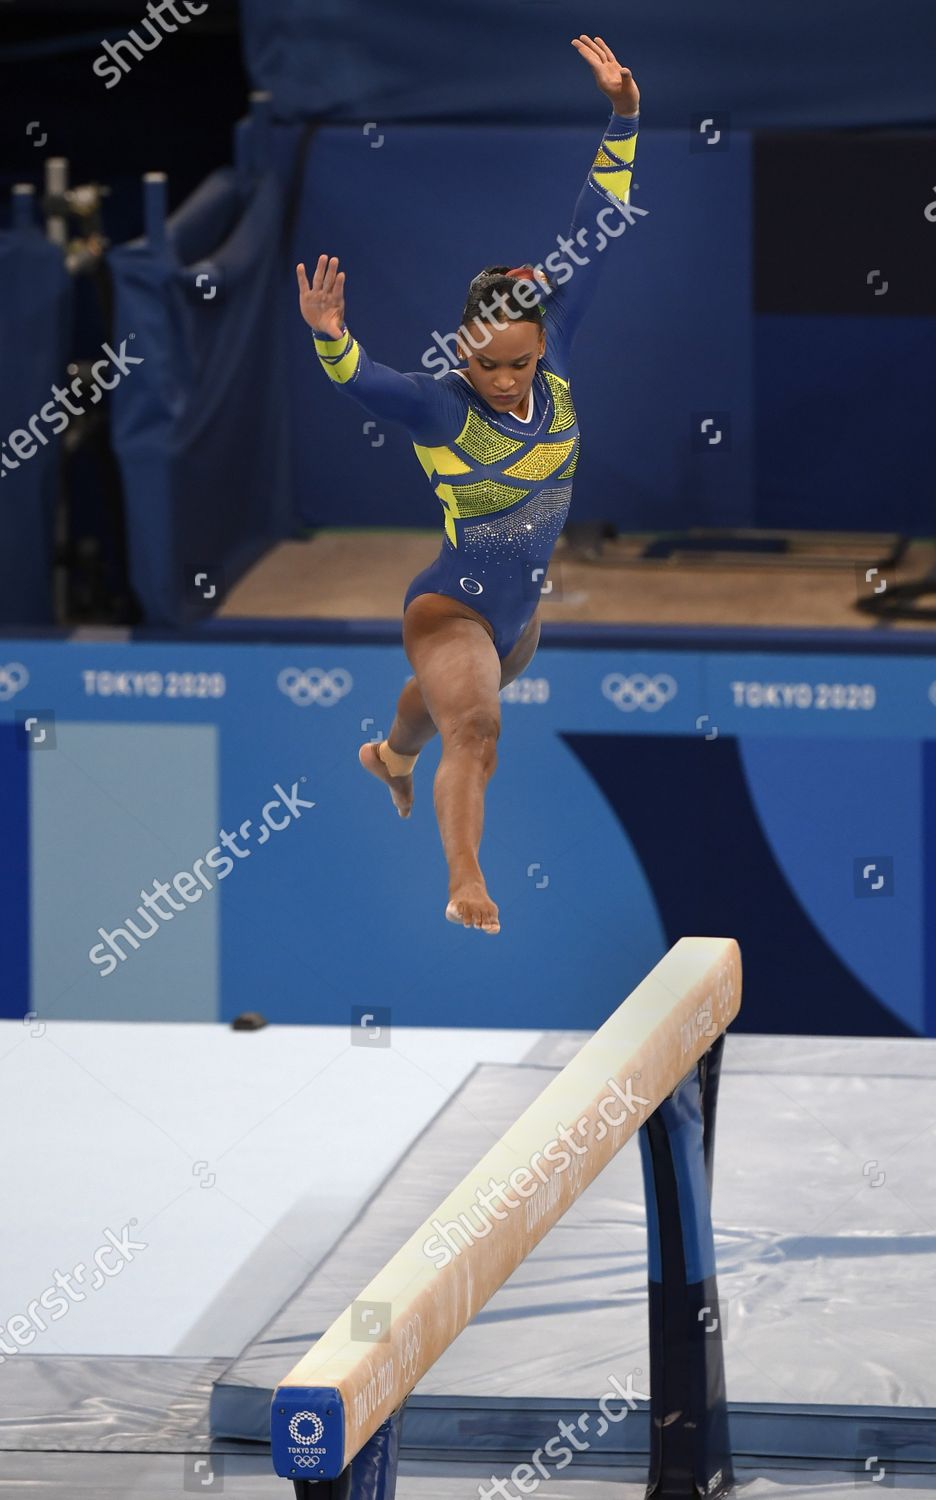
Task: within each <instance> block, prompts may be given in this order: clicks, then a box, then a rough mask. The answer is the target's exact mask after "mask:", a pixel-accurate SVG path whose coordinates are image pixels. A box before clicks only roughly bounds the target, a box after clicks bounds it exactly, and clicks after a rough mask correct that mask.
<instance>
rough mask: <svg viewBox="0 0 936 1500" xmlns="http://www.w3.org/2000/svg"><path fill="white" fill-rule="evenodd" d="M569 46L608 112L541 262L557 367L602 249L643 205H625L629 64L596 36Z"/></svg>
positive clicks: (631, 135)
mask: <svg viewBox="0 0 936 1500" xmlns="http://www.w3.org/2000/svg"><path fill="white" fill-rule="evenodd" d="M572 46H573V47H574V48H575V49H576V51H577V52H578V54H579V56H580V57H581V58H583V59H584V61H585V62H587V63H588V64H589V66H590V67H591V70H592V74H593V77H594V80H595V83H596V85H597V87H598V88H599V89H600V90H601V92H602V93H603V94H604V95H605V97H606V98H607V99H609V100H610V102H611V106H612V110H613V113H612V115H611V118H610V120H609V121H608V124H607V125H606V126H605V129H604V131H603V132H602V137H601V142H600V144H599V147H598V153H597V155H596V157H595V160H594V163H593V164H592V167H591V170H590V172H589V174H588V176H587V177H586V179H585V183H584V185H583V187H582V190H581V192H580V193H579V196H578V201H577V202H576V205H575V211H574V214H573V217H572V224H571V227H570V229H569V233H568V235H563V236H558V237H557V244H558V246H559V248H558V249H556V250H553V251H552V253H551V254H549V255H547V257H546V259H545V261H544V262H543V265H544V266H545V269H546V270H547V271H548V272H549V273H550V275H551V277H553V284H554V286H555V287H556V290H555V291H554V292H553V293H552V295H551V296H549V297H548V298H547V300H546V304H545V308H544V311H545V327H546V333H547V338H548V340H549V352H550V357H551V358H552V359H553V361H554V362H555V363H557V364H558V366H559V368H560V369H561V368H562V367H563V365H564V364H565V360H566V358H567V356H568V352H569V348H570V346H571V343H572V340H573V338H574V336H575V333H576V330H577V329H578V325H579V323H580V322H581V320H582V318H583V316H584V314H585V312H586V311H587V309H588V306H589V304H590V302H591V300H592V298H593V297H594V296H595V293H596V291H597V287H598V278H599V275H600V273H601V270H602V267H603V265H604V263H605V261H606V260H607V259H608V253H607V247H608V245H609V244H610V242H611V241H612V240H616V239H618V238H619V237H620V236H621V235H622V234H623V233H624V231H625V230H626V229H627V227H628V225H629V224H632V223H633V222H634V217H633V216H634V215H635V214H640V215H643V214H645V213H646V210H645V209H639V208H631V207H630V189H631V176H632V172H633V162H634V152H635V149H636V145H637V130H638V126H639V124H640V116H639V109H640V91H639V90H638V88H637V85H636V83H635V82H634V79H633V75H632V74H631V71H630V68H625V67H622V65H621V64H620V63H619V62H618V60H617V58H616V57H615V55H614V53H613V52H612V51H611V48H610V47H609V46H608V44H607V42H605V41H603V40H602V38H601V37H600V36H596V37H589V36H586V35H584V33H583V34H582V36H580V37H576V38H575V39H574V40H573V42H572Z"/></svg>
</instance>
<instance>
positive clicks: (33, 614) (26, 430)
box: [0, 227, 80, 625]
mask: <svg viewBox="0 0 936 1500" xmlns="http://www.w3.org/2000/svg"><path fill="white" fill-rule="evenodd" d="M71 300H72V290H71V285H70V283H69V278H68V273H67V272H66V270H65V266H64V262H63V259H62V252H61V251H60V250H58V249H56V248H55V247H54V246H53V245H50V244H49V242H48V241H47V240H46V239H45V238H44V236H43V234H42V232H41V230H39V229H38V228H32V227H30V228H23V229H15V230H9V231H7V232H4V233H0V325H2V328H3V344H2V352H3V358H2V360H0V439H2V441H3V442H4V444H5V446H4V448H3V450H2V453H3V457H4V459H5V461H6V462H5V463H4V464H3V466H2V468H0V474H2V475H3V477H2V479H0V623H2V624H6V623H7V622H16V623H17V624H20V625H42V624H46V623H48V622H50V621H51V620H52V618H53V609H52V582H51V578H52V547H53V520H54V514H55V506H56V500H57V497H58V490H59V473H60V466H61V457H62V450H61V446H60V444H61V433H62V432H63V431H64V430H65V426H66V425H67V423H68V422H69V421H70V420H72V417H70V416H69V413H68V410H67V407H66V406H65V405H63V404H61V403H60V402H57V401H55V400H54V393H53V387H54V386H58V388H59V389H60V390H61V389H64V388H65V387H66V386H67V384H68V377H67V376H66V373H65V366H66V363H67V350H68V342H67V341H68V328H69V320H70V316H71ZM66 394H67V393H66ZM69 399H70V400H71V403H72V405H73V406H75V405H79V404H80V402H76V401H75V399H74V396H71V397H69ZM43 410H45V416H43V415H42V413H43ZM30 423H31V424H32V425H31V426H30V425H29V424H30ZM63 424H64V425H63ZM14 434H19V436H17V437H16V438H15V442H16V447H13V446H12V445H11V442H10V439H11V436H13V435H14ZM30 448H31V449H32V450H33V452H32V456H31V457H26V456H24V455H25V454H27V453H28V452H29V450H30ZM8 465H9V467H8Z"/></svg>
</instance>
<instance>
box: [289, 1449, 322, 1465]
mask: <svg viewBox="0 0 936 1500" xmlns="http://www.w3.org/2000/svg"><path fill="white" fill-rule="evenodd" d="M321 1461H322V1460H321V1458H320V1457H319V1455H318V1454H313V1455H312V1456H311V1457H309V1456H307V1455H306V1454H305V1453H297V1454H296V1455H295V1456H294V1457H292V1458H291V1459H290V1463H291V1464H292V1466H293V1468H294V1469H317V1468H318V1466H319V1464H320V1463H321Z"/></svg>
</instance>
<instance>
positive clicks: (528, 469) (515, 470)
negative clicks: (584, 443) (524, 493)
mask: <svg viewBox="0 0 936 1500" xmlns="http://www.w3.org/2000/svg"><path fill="white" fill-rule="evenodd" d="M574 447H575V438H569V439H568V440H567V441H566V442H564V443H537V445H536V447H535V448H531V449H530V451H529V453H524V455H523V457H522V458H518V459H517V462H516V463H515V464H511V465H510V468H509V469H505V470H504V473H505V474H506V475H508V476H509V477H510V478H511V479H548V478H549V476H550V474H555V472H556V470H557V469H559V468H561V467H562V465H563V464H564V463H565V461H566V459H567V458H568V456H569V454H570V453H571V452H572V449H573V448H574Z"/></svg>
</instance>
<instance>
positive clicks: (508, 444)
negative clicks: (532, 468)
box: [455, 411, 523, 464]
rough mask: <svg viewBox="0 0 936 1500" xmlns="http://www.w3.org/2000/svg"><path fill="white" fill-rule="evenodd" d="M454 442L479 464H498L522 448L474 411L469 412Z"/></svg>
mask: <svg viewBox="0 0 936 1500" xmlns="http://www.w3.org/2000/svg"><path fill="white" fill-rule="evenodd" d="M455 441H456V443H457V444H458V446H459V448H462V449H464V451H465V452H466V453H467V454H468V456H469V457H470V458H473V459H475V461H476V462H477V463H479V464H496V463H500V461H501V459H504V458H509V457H510V455H511V454H512V453H518V452H519V451H520V449H521V448H522V447H523V444H522V443H518V442H516V441H515V440H514V439H513V438H509V437H508V436H507V434H506V433H504V432H498V431H497V428H496V427H492V426H491V424H490V423H489V422H485V420H484V418H483V417H479V416H478V414H477V412H474V411H469V413H468V420H467V421H466V423H465V425H464V427H463V428H462V430H461V432H460V433H459V434H458V437H457V438H456V439H455Z"/></svg>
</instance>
